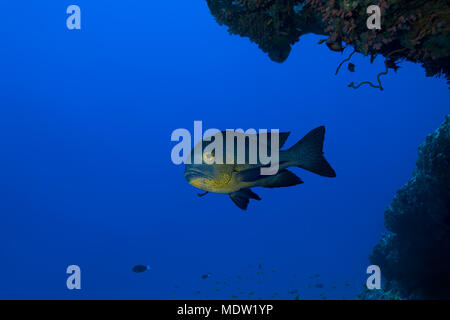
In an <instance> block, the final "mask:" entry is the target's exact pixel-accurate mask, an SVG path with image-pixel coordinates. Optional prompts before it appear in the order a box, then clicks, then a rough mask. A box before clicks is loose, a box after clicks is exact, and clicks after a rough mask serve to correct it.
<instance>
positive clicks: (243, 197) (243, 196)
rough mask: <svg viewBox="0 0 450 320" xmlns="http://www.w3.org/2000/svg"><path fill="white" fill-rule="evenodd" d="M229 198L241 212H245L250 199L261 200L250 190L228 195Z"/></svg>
mask: <svg viewBox="0 0 450 320" xmlns="http://www.w3.org/2000/svg"><path fill="white" fill-rule="evenodd" d="M230 198H231V200H232V201H233V202H234V204H235V205H237V206H238V207H239V208H240V209H242V210H247V207H248V203H249V202H250V199H255V200H261V198H260V197H259V196H258V195H257V194H256V193H254V192H253V191H252V190H250V189H241V190H239V191H236V192H232V193H230Z"/></svg>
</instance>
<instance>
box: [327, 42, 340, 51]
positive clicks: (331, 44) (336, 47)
mask: <svg viewBox="0 0 450 320" xmlns="http://www.w3.org/2000/svg"><path fill="white" fill-rule="evenodd" d="M327 46H328V48H329V49H330V50H332V51H336V52H343V51H344V47H342V44H341V43H340V42H327Z"/></svg>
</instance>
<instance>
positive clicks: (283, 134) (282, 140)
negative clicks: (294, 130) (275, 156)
mask: <svg viewBox="0 0 450 320" xmlns="http://www.w3.org/2000/svg"><path fill="white" fill-rule="evenodd" d="M290 134H291V133H290V132H280V149H281V148H283V146H284V144H285V143H286V140H287V139H288V138H289V135H290Z"/></svg>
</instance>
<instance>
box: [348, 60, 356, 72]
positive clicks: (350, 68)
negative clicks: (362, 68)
mask: <svg viewBox="0 0 450 320" xmlns="http://www.w3.org/2000/svg"><path fill="white" fill-rule="evenodd" d="M348 71H350V72H355V65H354V64H353V63H351V62H350V63H349V64H348Z"/></svg>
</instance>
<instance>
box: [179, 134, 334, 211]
mask: <svg viewBox="0 0 450 320" xmlns="http://www.w3.org/2000/svg"><path fill="white" fill-rule="evenodd" d="M289 134H290V133H289V132H284V133H280V134H279V137H278V138H279V148H280V149H281V148H282V147H283V145H284V143H285V142H286V140H287V138H288V136H289ZM216 135H221V137H216ZM216 135H214V136H213V137H214V139H212V137H209V138H208V139H207V140H204V141H200V142H199V143H198V144H197V145H196V146H195V147H194V149H192V151H191V155H190V158H191V160H194V150H199V149H200V150H202V152H203V160H202V161H203V162H202V163H201V164H195V163H193V162H194V161H191V162H192V163H191V164H186V166H185V171H184V177H185V179H186V180H187V182H188V183H190V184H191V185H193V186H194V187H196V188H199V189H202V190H204V191H208V192H214V193H221V194H228V195H229V197H230V198H231V200H232V201H233V202H234V204H235V205H236V206H238V207H239V208H240V209H242V210H246V209H247V207H248V204H249V202H250V199H254V200H261V198H260V197H259V196H258V195H257V194H255V193H254V192H253V191H252V190H251V188H253V187H264V188H280V187H290V186H295V185H298V184H302V183H303V181H302V180H301V179H300V178H299V177H297V176H296V175H295V174H294V173H292V172H291V171H289V170H287V168H288V167H300V168H302V169H306V170H309V171H311V172H313V173H316V174H318V175H321V176H324V177H336V173H335V172H334V170H333V168H332V167H331V166H330V165H329V164H328V162H327V161H326V159H325V158H324V156H323V152H322V148H323V141H324V138H325V127H323V126H321V127H318V128H316V129H314V130H312V131H311V132H309V133H308V134H307V135H306V136H305V137H304V138H303V139H301V140H300V141H298V142H297V143H296V144H295V145H294V146H293V147H291V148H290V149H288V150H280V152H279V170H278V172H277V173H276V174H274V175H262V174H261V168H263V167H264V165H263V164H261V161H260V159H256V160H257V161H256V162H257V163H256V164H250V163H245V164H237V156H238V155H237V154H235V153H234V149H233V150H232V151H229V150H227V149H230V148H226V145H227V144H229V143H227V141H226V140H227V136H228V135H227V134H225V132H218V133H216ZM269 136H270V134H267V142H266V146H267V149H268V150H270V149H271V147H270V145H271V140H272V138H269ZM235 137H237V138H238V140H241V141H246V140H247V141H256V142H257V143H258V145H259V144H260V142H259V139H260V136H259V134H256V137H255V135H254V134H245V133H239V132H235V133H234V137H233V139H235ZM216 140H222V141H223V150H222V152H220V153H219V152H218V154H222V157H223V159H219V161H220V162H222V164H217V163H216V159H215V157H216V152H215V151H216V150H214V149H212V150H211V151H206V150H205V148H207V147H208V145H209V144H211V143H212V142H213V141H216ZM249 149H250V148H249V146H248V144H247V145H246V146H245V150H244V152H245V159H249V158H250V154H249V153H250V150H249ZM228 151H229V152H230V153H231V154H228ZM257 158H259V157H257ZM224 159H225V160H226V159H234V160H232V161H231V162H232V163H231V164H228V163H227V161H224ZM247 161H248V160H247ZM228 162H230V161H229V160H228Z"/></svg>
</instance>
